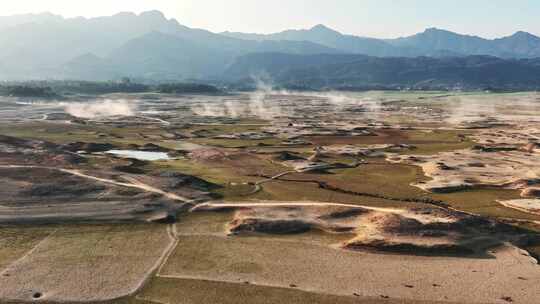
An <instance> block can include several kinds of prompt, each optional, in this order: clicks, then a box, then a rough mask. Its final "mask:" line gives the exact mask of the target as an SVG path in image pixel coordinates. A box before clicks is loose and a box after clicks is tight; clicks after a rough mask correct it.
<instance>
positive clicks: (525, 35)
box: [510, 31, 539, 39]
mask: <svg viewBox="0 0 540 304" xmlns="http://www.w3.org/2000/svg"><path fill="white" fill-rule="evenodd" d="M510 37H517V38H533V39H534V38H539V37H538V36H535V35H533V34H531V33H529V32H525V31H517V32H515V33H514V34H513V35H512V36H510Z"/></svg>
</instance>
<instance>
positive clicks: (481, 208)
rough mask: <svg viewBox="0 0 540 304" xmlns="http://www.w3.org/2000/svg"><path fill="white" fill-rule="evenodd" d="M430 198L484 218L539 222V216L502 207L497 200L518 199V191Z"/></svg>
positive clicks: (474, 191)
mask: <svg viewBox="0 0 540 304" xmlns="http://www.w3.org/2000/svg"><path fill="white" fill-rule="evenodd" d="M432 197H434V198H436V199H440V200H443V201H445V202H447V203H449V204H450V205H451V206H452V207H454V208H456V209H459V210H463V211H467V212H472V213H477V214H481V215H485V216H493V217H507V218H515V219H527V220H540V216H537V215H533V214H529V213H525V212H520V211H517V210H514V209H511V208H507V207H504V206H502V205H501V204H499V203H498V202H497V200H510V199H519V198H520V195H519V191H516V190H504V189H475V190H466V191H460V192H454V193H445V194H432Z"/></svg>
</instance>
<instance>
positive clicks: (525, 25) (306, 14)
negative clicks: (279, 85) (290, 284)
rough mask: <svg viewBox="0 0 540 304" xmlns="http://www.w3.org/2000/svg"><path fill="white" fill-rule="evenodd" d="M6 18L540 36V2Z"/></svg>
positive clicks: (164, 2)
mask: <svg viewBox="0 0 540 304" xmlns="http://www.w3.org/2000/svg"><path fill="white" fill-rule="evenodd" d="M2 2H3V3H2V4H1V10H0V14H2V15H12V14H22V13H39V12H43V11H50V12H52V13H55V14H60V15H63V16H66V17H75V16H85V17H95V16H103V15H112V14H115V13H118V12H121V11H132V12H136V13H139V12H141V11H146V10H153V9H156V10H160V11H162V12H163V13H165V15H166V16H167V17H169V18H176V19H177V20H178V21H179V22H180V23H182V24H184V25H187V26H190V27H199V28H205V29H209V30H211V31H215V32H220V31H225V30H230V31H242V32H258V33H269V32H276V31H281V30H284V29H289V28H309V27H311V26H313V25H316V24H319V23H322V24H325V25H327V26H329V27H332V28H334V29H336V30H339V31H341V32H344V33H349V34H355V35H362V36H373V37H382V38H391V37H397V36H403V35H410V34H414V33H416V32H420V31H422V30H424V29H425V28H427V27H438V28H444V29H448V30H452V31H456V32H459V33H465V34H476V35H480V36H484V37H489V38H492V37H499V36H505V35H509V34H512V33H514V32H516V31H518V30H525V31H528V32H531V33H534V34H537V35H540V1H538V0H453V1H451V0H91V1H90V0H88V1H86V0H2Z"/></svg>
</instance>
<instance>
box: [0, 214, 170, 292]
mask: <svg viewBox="0 0 540 304" xmlns="http://www.w3.org/2000/svg"><path fill="white" fill-rule="evenodd" d="M165 228H166V227H165V226H160V225H145V224H130V225H89V226H59V227H54V228H53V229H54V230H53V232H52V233H51V234H49V235H48V236H47V238H46V239H45V240H44V241H42V242H40V243H39V246H37V247H34V248H33V250H32V251H27V252H31V253H30V254H28V255H27V256H25V257H24V259H20V260H18V261H17V262H15V263H12V264H11V265H10V266H9V267H7V268H5V272H4V276H2V277H0V284H1V286H2V288H1V289H0V296H1V297H2V298H4V299H17V300H20V301H28V300H31V299H32V297H33V295H34V294H35V293H37V292H39V293H40V294H41V295H42V296H43V299H45V300H49V301H55V300H64V301H75V302H77V301H81V300H86V301H88V300H103V299H112V298H118V297H121V296H124V295H127V294H129V293H131V292H132V291H134V290H135V289H136V288H137V286H138V285H139V284H140V283H141V282H142V280H143V279H144V278H145V276H146V274H147V272H149V271H150V270H151V269H152V267H153V265H154V264H156V263H157V261H158V260H159V258H160V257H161V255H162V253H163V251H164V250H165V248H166V247H167V246H168V245H169V243H171V240H170V238H169V236H168V234H167V232H166V229H165ZM25 249H27V247H25ZM14 250H15V251H16V252H17V253H19V254H20V252H21V250H20V249H14ZM21 286H25V287H26V288H24V289H21Z"/></svg>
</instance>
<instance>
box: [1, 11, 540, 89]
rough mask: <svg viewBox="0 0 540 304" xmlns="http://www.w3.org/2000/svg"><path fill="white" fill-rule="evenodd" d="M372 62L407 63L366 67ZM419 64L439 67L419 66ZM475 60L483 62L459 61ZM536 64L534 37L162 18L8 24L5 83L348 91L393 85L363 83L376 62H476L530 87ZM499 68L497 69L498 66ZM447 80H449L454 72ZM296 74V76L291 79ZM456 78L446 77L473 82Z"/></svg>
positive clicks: (37, 19)
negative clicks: (250, 81)
mask: <svg viewBox="0 0 540 304" xmlns="http://www.w3.org/2000/svg"><path fill="white" fill-rule="evenodd" d="M323 54H324V55H323ZM364 55H367V56H375V57H383V58H384V57H403V58H401V59H399V60H397V59H394V58H392V59H391V60H390V59H381V58H368V59H366V56H364ZM420 56H428V57H433V58H432V59H425V58H424V59H418V58H417V59H413V58H412V57H420ZM467 56H476V57H475V59H471V60H462V59H459V60H458V58H459V57H467ZM485 56H494V57H499V58H489V57H485ZM537 57H540V38H539V37H537V36H534V35H532V34H529V33H526V32H517V33H515V34H514V35H512V36H508V37H503V38H499V39H494V40H489V39H483V38H480V37H475V36H467V35H460V34H456V33H452V32H449V31H445V30H440V29H435V28H431V29H427V30H426V31H424V32H422V33H419V34H416V35H413V36H410V37H403V38H396V39H374V38H366V37H358V36H352V35H344V34H341V33H339V32H337V31H334V30H332V29H330V28H328V27H326V26H324V25H317V26H315V27H313V28H311V29H306V30H287V31H284V32H280V33H275V34H269V35H261V34H245V33H232V32H224V33H219V34H218V33H212V32H210V31H206V30H204V29H193V28H189V27H187V26H184V25H181V24H180V23H179V22H178V21H176V20H175V19H167V18H165V16H164V15H163V14H162V13H161V12H158V11H149V12H145V13H141V14H139V15H136V14H133V13H119V14H116V15H114V16H109V17H98V18H91V19H86V18H71V19H65V18H63V17H61V16H57V15H53V14H50V13H45V14H37V15H18V16H10V17H0V79H3V80H27V79H84V80H108V79H118V78H120V77H124V76H129V77H133V78H139V79H147V80H154V81H167V80H183V79H193V78H196V79H206V80H208V79H227V80H230V79H242V78H245V77H249V76H250V74H254V73H267V74H268V75H270V76H272V77H274V76H277V78H279V79H290V78H291V76H292V75H296V76H295V77H299V78H298V79H296V82H299V83H301V82H302V81H303V80H304V78H305V76H302V75H303V73H302V72H298V70H302V69H303V70H306V71H307V70H311V72H313V69H318V71H325V73H329V74H336V73H338V74H339V72H338V71H341V70H343V69H345V70H347V73H346V74H344V75H342V76H345V75H349V76H347V77H349V78H348V79H347V77H339V78H340V79H342V83H343V84H345V85H361V84H362V83H375V82H377V83H379V82H380V83H381V84H384V83H387V82H388V81H390V79H386V78H384V77H383V78H381V77H382V76H380V75H379V76H380V77H376V76H375V75H364V76H362V77H358V76H359V73H364V74H365V73H366V69H364V70H363V71H359V70H358V69H360V68H362V67H363V68H366V67H365V64H366V63H367V62H369V63H370V64H376V65H377V66H379V67H387V68H384V69H385V70H389V69H390V70H394V69H395V68H396V67H397V66H398V65H399V64H403V63H405V62H406V63H407V64H405V65H404V66H402V68H405V69H412V68H415V67H416V69H417V70H426V69H427V70H429V69H430V68H429V66H427V65H426V64H427V63H428V62H431V63H432V64H433V63H436V64H435V65H436V66H439V67H440V66H445V67H447V68H449V67H453V68H454V69H458V70H459V68H460V67H463V64H462V63H463V62H469V63H470V62H474V63H475V64H474V65H472V66H469V68H471V67H474V66H478V65H486V64H487V65H489V66H490V69H491V71H492V72H495V73H499V72H503V70H499V69H500V68H502V67H503V66H504V67H508V66H512V69H519V68H526V69H527V71H528V72H527V75H529V76H528V77H529V78H531V79H533V78H535V77H536V74H535V73H536V72H537V69H538V65H537V61H538V60H533V59H532V58H537ZM278 58H279V60H281V61H282V62H285V63H286V64H285V65H284V66H283V65H279V64H277V65H275V66H273V65H272V62H273V60H278ZM285 58H286V59H285ZM315 58H316V60H314V59H315ZM406 58H409V59H406ZM361 62H363V64H361ZM268 63H270V64H268ZM353 63H354V64H353ZM494 63H497V65H496V66H493V64H494ZM418 65H420V66H418ZM277 67H280V68H279V72H276V69H277ZM293 67H294V70H295V72H294V73H293V72H292V70H293ZM317 67H318V68H317ZM419 67H420V68H419ZM367 70H369V69H367ZM371 70H372V71H373V73H374V70H373V69H371ZM439 70H440V69H439ZM400 71H401V70H400ZM439 72H440V73H448V71H447V69H443V70H440V71H439ZM276 73H278V74H280V75H279V76H278V75H275V74H276ZM287 73H290V75H288V76H286V77H285V76H283V75H284V74H287ZM383 74H384V73H383ZM454 74H455V71H454ZM381 75H382V74H381ZM539 75H540V74H539ZM319 76H320V75H319ZM319 76H318V77H319ZM367 76H369V77H367ZM428 76H429V77H428ZM433 76H434V77H433ZM439 76H440V75H438V74H437V75H433V73H431V75H419V76H418V77H415V79H416V80H419V81H427V80H429V79H438V78H439ZM455 76H456V75H454V76H452V77H449V76H448V75H443V76H441V77H442V78H444V79H455V81H458V80H459V81H467V80H466V79H464V78H459V77H455ZM518 76H519V75H518ZM366 77H367V78H366ZM520 77H521V76H520ZM323 78H324V77H323ZM458 78H459V79H458ZM538 78H540V77H538ZM362 79H363V80H362ZM520 79H521V78H518V79H515V82H518V81H519V80H520ZM367 80H370V81H367ZM375 80H376V81H375ZM416 80H415V81H416ZM366 81H367V82H366ZM319 82H320V81H317V83H319ZM323 82H324V81H323ZM398 82H399V83H402V81H398ZM489 82H490V81H487V83H489ZM529 82H530V81H529ZM392 83H393V82H392ZM493 83H497V81H496V80H494V81H493ZM454 84H455V83H454Z"/></svg>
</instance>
